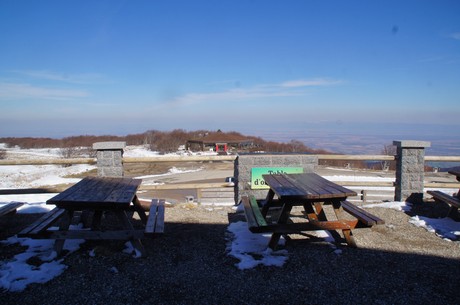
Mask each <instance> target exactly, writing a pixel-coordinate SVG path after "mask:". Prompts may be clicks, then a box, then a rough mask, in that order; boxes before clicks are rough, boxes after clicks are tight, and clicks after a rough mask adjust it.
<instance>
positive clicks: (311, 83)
mask: <svg viewBox="0 0 460 305" xmlns="http://www.w3.org/2000/svg"><path fill="white" fill-rule="evenodd" d="M340 83H342V81H341V80H336V79H327V78H314V79H298V80H290V81H286V82H283V83H281V84H280V86H281V87H286V88H298V87H317V86H332V85H337V84H340Z"/></svg>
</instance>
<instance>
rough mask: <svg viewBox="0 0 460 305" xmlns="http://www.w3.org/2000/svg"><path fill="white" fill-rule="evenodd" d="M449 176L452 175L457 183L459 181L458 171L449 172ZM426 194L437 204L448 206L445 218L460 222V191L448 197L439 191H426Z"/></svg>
mask: <svg viewBox="0 0 460 305" xmlns="http://www.w3.org/2000/svg"><path fill="white" fill-rule="evenodd" d="M448 173H449V174H451V175H454V176H455V177H456V178H457V181H460V171H458V170H450V171H448ZM427 193H428V194H430V195H431V196H433V199H434V200H435V201H436V202H438V203H445V204H447V205H449V206H450V208H449V212H448V213H447V216H448V217H450V218H452V219H454V220H460V213H459V209H460V190H458V192H457V193H456V194H453V195H449V194H446V193H444V192H441V191H427Z"/></svg>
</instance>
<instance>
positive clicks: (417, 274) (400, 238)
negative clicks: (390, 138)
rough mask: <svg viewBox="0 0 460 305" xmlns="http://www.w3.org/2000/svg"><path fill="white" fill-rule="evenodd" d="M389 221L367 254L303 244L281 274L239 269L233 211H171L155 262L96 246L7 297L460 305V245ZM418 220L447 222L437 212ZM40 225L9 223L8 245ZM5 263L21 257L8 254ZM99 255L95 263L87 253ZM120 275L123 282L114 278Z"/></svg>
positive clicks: (368, 235) (386, 215) (28, 300)
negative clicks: (230, 246)
mask: <svg viewBox="0 0 460 305" xmlns="http://www.w3.org/2000/svg"><path fill="white" fill-rule="evenodd" d="M371 212H372V213H373V214H376V215H378V216H380V217H381V218H383V219H384V220H385V221H386V224H385V225H381V226H377V227H374V228H372V229H359V230H355V231H354V236H355V238H356V241H357V243H358V245H359V247H360V248H359V249H353V248H349V247H347V246H345V245H340V246H339V248H340V249H342V253H341V254H339V255H337V254H335V253H334V252H333V249H332V248H331V247H330V245H329V244H327V243H325V242H320V241H315V242H313V241H311V240H308V239H306V238H305V237H301V238H298V239H297V238H296V239H293V240H292V241H290V242H288V243H287V244H286V245H285V247H284V248H285V249H286V250H287V251H288V252H289V255H288V256H289V259H288V261H287V262H286V264H285V265H284V266H283V267H265V266H260V267H257V268H254V269H249V270H244V271H242V270H239V269H237V268H236V267H235V263H237V260H236V259H234V258H232V257H230V256H228V255H227V251H226V245H227V240H228V236H229V234H228V232H227V226H228V224H229V222H232V221H238V220H241V219H244V216H242V215H240V214H237V213H235V211H234V210H233V209H232V208H231V207H216V208H209V207H199V206H198V207H195V206H192V205H185V204H178V205H175V206H173V207H168V208H167V209H166V215H165V217H166V229H165V233H164V235H162V236H159V237H157V238H155V239H146V240H145V241H144V245H145V247H146V250H147V252H148V254H149V256H148V257H146V258H140V259H136V258H133V257H131V256H130V255H128V254H125V253H123V252H122V249H123V248H124V245H123V244H124V243H123V242H121V241H103V242H94V241H88V242H86V243H84V244H83V245H82V247H81V249H80V250H78V251H77V252H74V253H71V254H68V255H66V256H65V258H64V263H65V264H66V265H67V266H68V269H67V270H66V271H65V272H64V273H63V274H62V275H61V276H59V277H57V278H55V279H53V280H51V281H50V282H48V283H45V284H33V285H30V286H28V287H27V288H26V290H24V291H22V292H19V293H12V292H6V291H2V292H0V300H1V303H2V304H21V305H25V304H112V305H115V304H267V303H269V304H352V303H353V304H363V303H373V304H460V291H459V284H458V283H459V282H460V273H459V270H460V243H459V242H449V241H445V240H443V239H441V238H439V237H437V236H436V235H435V234H433V233H429V232H427V231H426V230H425V229H423V228H419V227H415V226H413V225H411V224H410V223H409V222H408V219H409V217H410V216H411V215H408V214H406V213H404V212H402V211H396V210H391V209H382V208H373V209H372V210H371ZM414 212H415V213H417V214H419V215H423V214H425V215H426V214H427V213H428V214H430V216H435V215H433V214H436V213H443V212H445V211H443V210H442V209H441V210H439V209H438V208H437V207H435V206H434V205H432V204H429V203H428V204H426V205H424V206H420V207H416V208H414V209H413V212H412V213H414ZM35 217H37V215H26V214H17V215H13V216H7V217H2V218H1V219H0V227H1V228H2V232H1V234H0V238H1V239H4V238H6V236H9V235H11V234H15V233H16V232H17V231H19V230H20V229H21V228H22V227H23V226H25V225H26V224H28V223H30V222H31V221H32V220H33V218H35ZM0 247H1V248H0V249H1V254H0V259H1V260H7V259H8V258H11V257H12V256H14V255H15V254H17V253H19V252H21V250H22V249H19V248H18V246H4V245H2V246H0ZM93 249H95V253H96V255H95V256H90V255H89V252H90V251H91V250H93ZM114 268H116V272H114V270H115V269H114Z"/></svg>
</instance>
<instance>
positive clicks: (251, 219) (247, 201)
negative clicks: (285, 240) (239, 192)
mask: <svg viewBox="0 0 460 305" xmlns="http://www.w3.org/2000/svg"><path fill="white" fill-rule="evenodd" d="M241 200H242V202H243V207H244V213H245V215H246V220H247V222H248V226H249V230H250V231H251V232H253V233H255V232H260V230H261V227H267V226H268V224H267V222H266V221H265V218H264V217H263V216H262V213H261V211H260V208H259V205H258V203H257V200H256V198H255V197H254V196H249V197H248V196H243V197H241ZM262 230H263V229H262Z"/></svg>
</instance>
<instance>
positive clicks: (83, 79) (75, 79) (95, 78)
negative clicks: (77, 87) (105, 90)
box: [12, 70, 106, 84]
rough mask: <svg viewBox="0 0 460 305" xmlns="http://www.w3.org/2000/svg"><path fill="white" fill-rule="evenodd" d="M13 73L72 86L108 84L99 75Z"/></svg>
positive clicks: (24, 71)
mask: <svg viewBox="0 0 460 305" xmlns="http://www.w3.org/2000/svg"><path fill="white" fill-rule="evenodd" d="M12 72H14V73H16V74H20V75H23V76H27V77H31V78H35V79H40V80H50V81H58V82H65V83H71V84H93V83H101V82H106V80H105V77H104V76H103V75H101V74H97V73H81V74H66V73H58V72H54V71H48V70H15V71H12Z"/></svg>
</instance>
